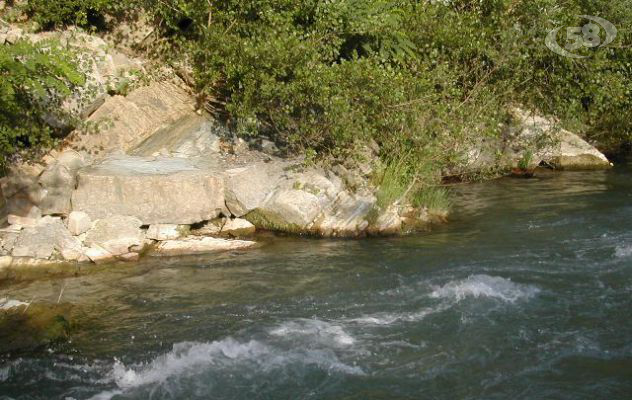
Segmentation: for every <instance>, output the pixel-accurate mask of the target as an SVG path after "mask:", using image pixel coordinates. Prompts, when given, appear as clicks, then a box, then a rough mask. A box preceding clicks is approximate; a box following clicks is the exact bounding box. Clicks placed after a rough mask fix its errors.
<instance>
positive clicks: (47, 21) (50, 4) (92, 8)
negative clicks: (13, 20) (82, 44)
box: [25, 0, 137, 30]
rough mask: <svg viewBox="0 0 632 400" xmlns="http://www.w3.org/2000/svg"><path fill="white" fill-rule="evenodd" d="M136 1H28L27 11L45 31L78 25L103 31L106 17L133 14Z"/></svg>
mask: <svg viewBox="0 0 632 400" xmlns="http://www.w3.org/2000/svg"><path fill="white" fill-rule="evenodd" d="M136 3H137V2H136V1H135V0H52V1H51V0H28V2H27V4H26V7H25V11H26V12H27V13H28V14H29V15H30V16H31V17H32V18H33V19H34V20H35V21H37V22H38V23H39V24H40V26H41V27H42V28H43V29H46V30H48V29H53V28H62V27H64V26H67V25H78V26H84V27H94V28H99V29H103V28H105V27H106V25H107V22H106V17H107V16H112V15H118V14H120V13H124V12H131V11H132V10H134V6H135V4H136Z"/></svg>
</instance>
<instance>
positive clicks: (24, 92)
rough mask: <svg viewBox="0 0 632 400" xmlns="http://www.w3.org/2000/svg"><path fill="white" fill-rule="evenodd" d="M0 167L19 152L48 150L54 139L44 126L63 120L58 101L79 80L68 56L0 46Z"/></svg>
mask: <svg viewBox="0 0 632 400" xmlns="http://www.w3.org/2000/svg"><path fill="white" fill-rule="evenodd" d="M0 77H1V79H0V110H2V112H0V164H2V166H4V165H5V164H6V162H7V161H8V159H9V158H10V157H11V156H12V155H15V154H16V153H18V152H20V151H26V152H27V153H30V154H34V153H37V152H38V151H39V150H40V149H42V148H46V147H48V146H50V144H51V143H52V139H51V138H52V135H54V134H55V133H56V131H55V129H54V128H52V127H51V126H50V125H49V124H48V123H47V121H49V120H51V119H55V120H63V119H64V118H67V115H65V114H64V112H63V111H62V107H61V104H62V101H63V98H64V97H65V96H67V95H69V94H70V93H71V90H72V88H73V87H74V86H77V85H82V84H83V83H84V77H83V75H82V74H80V73H79V72H78V71H77V68H76V65H75V64H74V61H73V56H72V54H70V53H68V52H66V51H64V50H62V49H61V48H60V47H59V45H58V44H57V43H55V42H51V41H48V42H40V43H37V44H32V43H29V42H27V41H18V42H17V43H15V44H11V45H3V46H0Z"/></svg>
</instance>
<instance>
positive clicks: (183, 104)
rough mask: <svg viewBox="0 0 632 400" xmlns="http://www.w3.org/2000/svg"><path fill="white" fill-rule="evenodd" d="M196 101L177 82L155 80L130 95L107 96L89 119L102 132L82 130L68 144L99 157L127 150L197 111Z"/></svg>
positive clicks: (76, 132)
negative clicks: (194, 109) (194, 110)
mask: <svg viewBox="0 0 632 400" xmlns="http://www.w3.org/2000/svg"><path fill="white" fill-rule="evenodd" d="M194 103H195V102H194V100H193V99H192V97H191V96H189V94H188V93H187V92H186V91H185V90H184V89H182V88H181V87H180V86H179V85H177V84H176V83H173V82H154V83H152V84H150V85H149V86H145V87H141V88H138V89H136V90H133V91H132V92H131V93H130V94H129V95H128V96H127V97H123V96H113V97H109V98H107V99H106V100H105V103H104V104H103V105H102V106H101V107H99V109H98V110H96V111H95V112H94V114H92V115H91V116H90V117H89V118H88V120H87V122H88V124H92V125H96V126H97V127H98V128H99V129H98V134H92V133H89V132H85V131H79V130H78V131H75V132H73V133H72V134H70V135H69V137H68V138H67V140H66V144H67V145H68V146H70V147H71V148H73V149H76V150H86V151H89V152H91V153H92V154H95V155H98V156H103V155H106V154H108V153H112V152H114V151H122V152H127V151H129V150H131V149H133V148H135V147H137V146H138V145H139V144H141V143H142V142H144V141H145V140H146V139H147V138H149V137H150V136H152V135H153V134H154V133H155V132H156V131H158V130H160V129H161V128H165V127H167V126H169V125H170V124H172V123H174V122H175V121H177V120H179V119H180V118H182V117H184V116H186V115H191V114H193V108H194Z"/></svg>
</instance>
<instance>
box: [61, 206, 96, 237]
mask: <svg viewBox="0 0 632 400" xmlns="http://www.w3.org/2000/svg"><path fill="white" fill-rule="evenodd" d="M66 223H67V225H68V230H69V231H70V233H71V234H72V235H74V236H79V235H81V234H83V233H86V232H88V230H90V228H91V227H92V219H90V216H89V215H88V214H86V213H84V212H82V211H73V212H71V213H70V215H69V216H68V221H67V222H66Z"/></svg>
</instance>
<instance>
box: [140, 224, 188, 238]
mask: <svg viewBox="0 0 632 400" xmlns="http://www.w3.org/2000/svg"><path fill="white" fill-rule="evenodd" d="M188 229H189V227H188V226H187V225H173V224H156V225H150V226H149V229H147V239H152V240H158V241H162V240H175V239H179V238H181V237H182V236H185V235H186V232H187V231H188Z"/></svg>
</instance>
